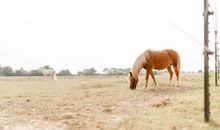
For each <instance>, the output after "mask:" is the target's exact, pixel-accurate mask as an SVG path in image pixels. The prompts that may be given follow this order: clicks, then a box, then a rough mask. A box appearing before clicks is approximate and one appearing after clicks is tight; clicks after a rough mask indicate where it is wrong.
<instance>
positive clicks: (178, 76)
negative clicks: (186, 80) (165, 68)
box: [173, 66, 180, 87]
mask: <svg viewBox="0 0 220 130" xmlns="http://www.w3.org/2000/svg"><path fill="white" fill-rule="evenodd" d="M173 68H174V70H175V74H176V78H177V86H178V87H179V86H180V71H179V70H178V68H177V66H173Z"/></svg>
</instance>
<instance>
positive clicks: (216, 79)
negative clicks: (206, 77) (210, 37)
mask: <svg viewBox="0 0 220 130" xmlns="http://www.w3.org/2000/svg"><path fill="white" fill-rule="evenodd" d="M217 36H218V31H217V30H215V86H218V47H217V46H218V40H217Z"/></svg>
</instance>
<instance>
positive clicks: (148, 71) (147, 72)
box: [144, 69, 150, 88]
mask: <svg viewBox="0 0 220 130" xmlns="http://www.w3.org/2000/svg"><path fill="white" fill-rule="evenodd" d="M149 75H150V69H146V82H145V87H144V88H147V86H148V79H149Z"/></svg>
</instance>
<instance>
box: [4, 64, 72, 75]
mask: <svg viewBox="0 0 220 130" xmlns="http://www.w3.org/2000/svg"><path fill="white" fill-rule="evenodd" d="M42 68H45V69H51V67H50V66H49V65H45V66H44V67H42ZM57 75H58V76H72V73H71V72H70V71H69V70H68V69H64V70H61V71H60V72H58V73H57ZM0 76H43V74H42V73H40V72H39V71H38V69H34V70H30V71H27V70H24V69H23V68H22V67H21V68H20V69H16V70H13V69H12V67H10V66H4V67H2V66H1V65H0Z"/></svg>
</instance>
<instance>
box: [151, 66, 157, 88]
mask: <svg viewBox="0 0 220 130" xmlns="http://www.w3.org/2000/svg"><path fill="white" fill-rule="evenodd" d="M150 75H151V77H152V79H153V80H154V84H155V86H157V81H156V79H155V77H154V72H153V70H152V69H151V71H150Z"/></svg>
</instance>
